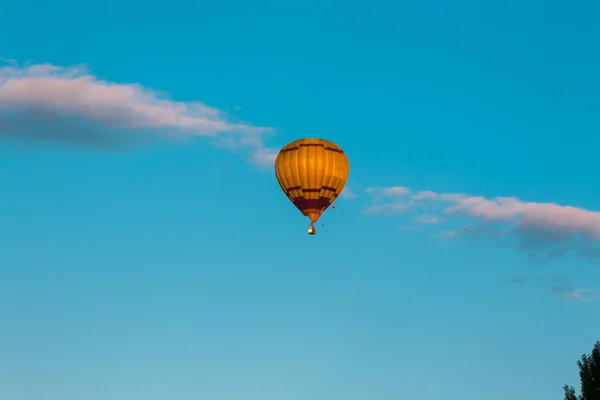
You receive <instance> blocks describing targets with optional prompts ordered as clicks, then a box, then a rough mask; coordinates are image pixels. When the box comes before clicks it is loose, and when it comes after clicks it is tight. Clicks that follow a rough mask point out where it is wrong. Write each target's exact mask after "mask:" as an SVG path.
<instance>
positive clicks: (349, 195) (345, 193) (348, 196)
mask: <svg viewBox="0 0 600 400" xmlns="http://www.w3.org/2000/svg"><path fill="white" fill-rule="evenodd" d="M357 197H358V196H357V195H356V194H355V193H354V192H352V191H351V190H350V189H349V188H347V187H345V188H344V190H342V194H340V198H342V199H344V200H353V199H356V198H357Z"/></svg>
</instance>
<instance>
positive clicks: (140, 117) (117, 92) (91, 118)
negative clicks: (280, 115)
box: [0, 63, 274, 166]
mask: <svg viewBox="0 0 600 400" xmlns="http://www.w3.org/2000/svg"><path fill="white" fill-rule="evenodd" d="M269 131H270V129H269V128H265V127H257V126H252V125H250V124H246V123H239V122H233V121H231V119H230V118H228V116H227V115H226V114H225V113H224V112H222V111H220V110H218V109H216V108H213V107H209V106H207V105H205V104H203V103H200V102H180V101H173V100H169V99H167V98H166V96H164V95H163V94H161V93H158V92H155V91H153V90H151V89H148V88H145V87H143V86H141V85H139V84H129V83H117V82H109V81H105V80H101V79H98V78H97V77H95V76H94V75H92V74H90V73H89V72H88V71H87V70H86V69H85V68H84V67H82V66H74V67H60V66H55V65H51V64H38V65H27V66H19V65H17V64H15V63H9V64H8V65H6V66H4V67H2V68H0V138H2V139H5V140H17V141H22V142H36V143H37V142H51V143H52V142H54V143H62V144H73V145H80V146H81V145H83V146H89V147H100V148H105V147H116V146H122V145H128V144H132V143H139V142H145V141H148V140H151V139H153V138H166V139H181V138H184V137H190V136H209V137H217V136H218V137H219V138H221V139H222V140H225V141H227V145H228V146H229V147H244V148H249V149H250V159H251V160H252V161H253V162H255V163H256V164H258V165H263V166H264V165H269V164H270V165H272V162H273V160H274V151H273V150H272V149H269V148H268V147H266V146H265V144H264V140H263V135H264V134H265V133H267V132H269Z"/></svg>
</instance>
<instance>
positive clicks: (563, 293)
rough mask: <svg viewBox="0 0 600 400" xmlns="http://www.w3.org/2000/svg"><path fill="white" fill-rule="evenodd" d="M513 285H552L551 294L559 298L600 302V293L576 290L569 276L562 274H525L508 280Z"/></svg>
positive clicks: (586, 289) (583, 289) (585, 289)
mask: <svg viewBox="0 0 600 400" xmlns="http://www.w3.org/2000/svg"><path fill="white" fill-rule="evenodd" d="M508 282H509V283H512V284H518V285H522V284H528V283H535V284H547V283H550V285H551V286H550V292H551V293H552V294H554V295H556V296H559V297H561V298H563V299H565V300H569V301H579V302H586V301H592V300H600V292H599V291H594V290H592V289H590V288H579V289H575V288H573V286H572V285H571V284H570V283H569V279H568V278H567V276H565V275H562V274H554V275H547V276H545V275H537V276H527V275H524V274H519V275H515V276H513V277H512V278H510V279H509V280H508Z"/></svg>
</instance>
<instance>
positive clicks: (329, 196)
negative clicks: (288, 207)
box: [275, 139, 350, 235]
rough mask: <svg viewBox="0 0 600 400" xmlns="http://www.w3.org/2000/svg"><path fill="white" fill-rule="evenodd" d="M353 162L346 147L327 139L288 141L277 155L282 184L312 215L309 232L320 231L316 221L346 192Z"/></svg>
mask: <svg viewBox="0 0 600 400" xmlns="http://www.w3.org/2000/svg"><path fill="white" fill-rule="evenodd" d="M349 173H350V163H349V162H348V158H347V157H346V154H345V153H344V150H342V148H341V147H340V146H338V145H337V144H335V143H333V142H330V141H328V140H324V139H299V140H295V141H293V142H291V143H289V144H287V145H285V146H284V147H283V148H282V149H281V150H280V151H279V154H277V158H276V159H275V174H276V175H277V181H278V182H279V186H281V189H283V192H284V193H285V194H286V196H287V197H288V198H289V199H290V200H291V202H292V203H293V204H294V205H295V206H296V207H297V208H298V210H300V212H301V213H302V214H304V215H306V216H307V217H308V218H309V219H310V226H309V228H308V233H309V234H310V235H314V234H315V233H316V229H315V225H314V224H315V222H317V220H318V219H319V217H321V214H323V212H324V211H325V210H326V209H327V208H328V207H329V206H330V205H331V204H332V203H333V202H334V201H335V199H336V198H337V197H338V196H339V195H340V193H342V190H344V186H345V185H346V181H347V180H348V174H349Z"/></svg>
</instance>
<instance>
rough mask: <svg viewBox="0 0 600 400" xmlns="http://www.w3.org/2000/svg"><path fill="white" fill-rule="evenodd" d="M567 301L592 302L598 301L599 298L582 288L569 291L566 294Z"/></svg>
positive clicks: (589, 290)
mask: <svg viewBox="0 0 600 400" xmlns="http://www.w3.org/2000/svg"><path fill="white" fill-rule="evenodd" d="M564 297H565V298H566V299H567V300H571V301H592V300H598V296H596V295H595V294H594V292H593V291H592V290H591V289H588V288H582V289H575V290H571V291H568V292H566V293H565V294H564Z"/></svg>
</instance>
